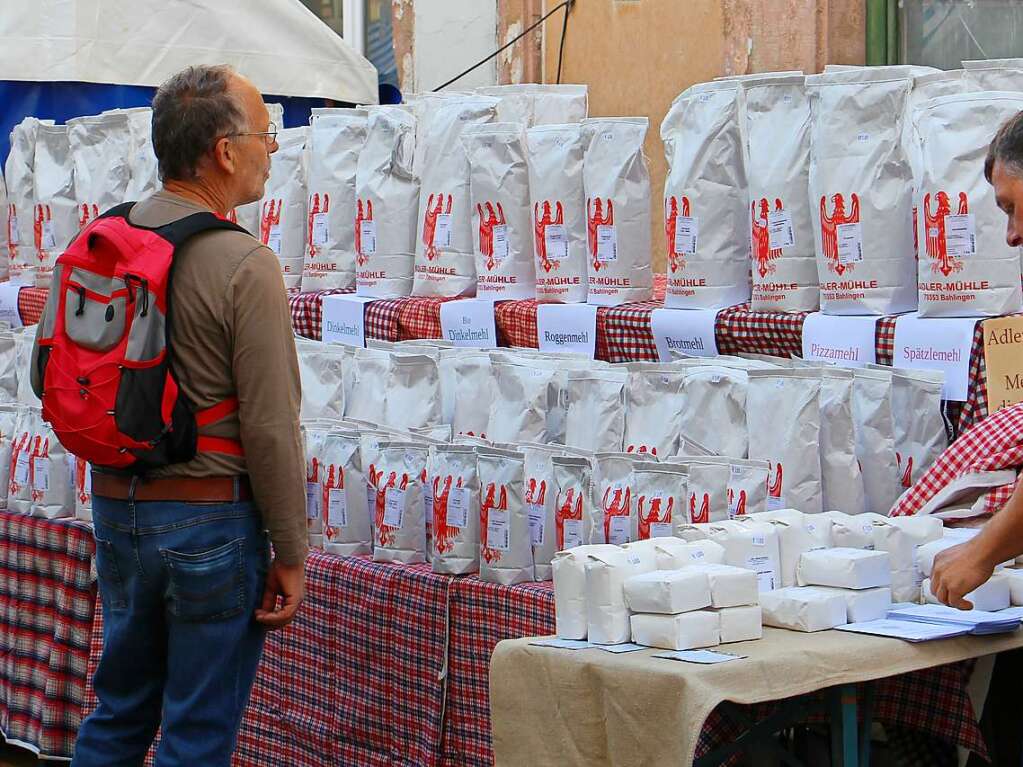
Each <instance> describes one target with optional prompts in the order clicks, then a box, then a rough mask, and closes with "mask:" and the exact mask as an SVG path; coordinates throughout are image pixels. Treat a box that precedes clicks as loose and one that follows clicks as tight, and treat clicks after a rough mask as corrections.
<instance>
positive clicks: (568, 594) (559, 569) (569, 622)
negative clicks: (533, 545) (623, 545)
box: [551, 545, 618, 639]
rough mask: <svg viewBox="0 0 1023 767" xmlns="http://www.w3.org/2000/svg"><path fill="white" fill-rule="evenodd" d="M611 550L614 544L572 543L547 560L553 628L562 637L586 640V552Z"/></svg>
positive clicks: (616, 549)
mask: <svg viewBox="0 0 1023 767" xmlns="http://www.w3.org/2000/svg"><path fill="white" fill-rule="evenodd" d="M599 551H603V552H605V553H608V552H610V553H614V552H616V551H618V547H617V546H606V545H602V546H576V547H575V548H573V549H570V550H566V551H559V552H558V553H557V554H555V555H554V559H553V560H551V569H552V571H553V575H554V623H555V631H556V632H557V634H558V636H559V637H561V638H562V639H586V616H587V612H586V561H587V559H588V557H589V554H590V552H599Z"/></svg>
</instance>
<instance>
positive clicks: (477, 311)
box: [440, 298, 497, 349]
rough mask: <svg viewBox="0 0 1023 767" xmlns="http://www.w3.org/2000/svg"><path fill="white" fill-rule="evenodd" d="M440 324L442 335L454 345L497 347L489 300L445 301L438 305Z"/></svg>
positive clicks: (491, 307) (492, 311)
mask: <svg viewBox="0 0 1023 767" xmlns="http://www.w3.org/2000/svg"><path fill="white" fill-rule="evenodd" d="M440 325H441V332H442V333H443V337H444V338H445V339H447V340H448V341H450V342H451V343H452V344H454V345H455V346H468V347H476V348H479V349H494V348H496V347H497V327H496V325H495V323H494V304H493V303H492V302H491V301H484V300H481V299H473V298H470V299H465V300H462V301H445V302H444V303H442V304H441V305H440Z"/></svg>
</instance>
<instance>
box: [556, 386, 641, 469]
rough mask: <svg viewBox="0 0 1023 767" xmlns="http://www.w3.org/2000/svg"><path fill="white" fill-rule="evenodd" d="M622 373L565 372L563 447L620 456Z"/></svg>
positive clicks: (622, 439) (622, 403)
mask: <svg viewBox="0 0 1023 767" xmlns="http://www.w3.org/2000/svg"><path fill="white" fill-rule="evenodd" d="M627 378H628V373H626V372H625V371H624V370H592V371H586V370H569V371H568V385H567V387H566V389H565V400H567V402H568V410H567V414H566V417H565V444H566V445H568V446H569V447H576V448H580V449H582V450H592V451H593V452H603V453H607V452H621V450H622V449H623V448H622V443H623V441H624V439H625V382H626V380H627Z"/></svg>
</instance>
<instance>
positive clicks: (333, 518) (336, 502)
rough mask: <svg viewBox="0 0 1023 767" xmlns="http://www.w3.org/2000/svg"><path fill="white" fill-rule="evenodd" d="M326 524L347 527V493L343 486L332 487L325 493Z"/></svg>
mask: <svg viewBox="0 0 1023 767" xmlns="http://www.w3.org/2000/svg"><path fill="white" fill-rule="evenodd" d="M327 524H329V525H330V526H331V527H348V494H347V493H346V492H345V491H344V488H340V487H332V488H331V489H330V490H329V491H328V493H327Z"/></svg>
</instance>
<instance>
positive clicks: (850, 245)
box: [835, 223, 863, 264]
mask: <svg viewBox="0 0 1023 767" xmlns="http://www.w3.org/2000/svg"><path fill="white" fill-rule="evenodd" d="M835 234H836V237H837V239H838V263H840V264H856V263H859V262H860V261H862V260H863V228H862V226H860V224H859V223H854V224H839V225H838V226H837V227H836V228H835Z"/></svg>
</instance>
